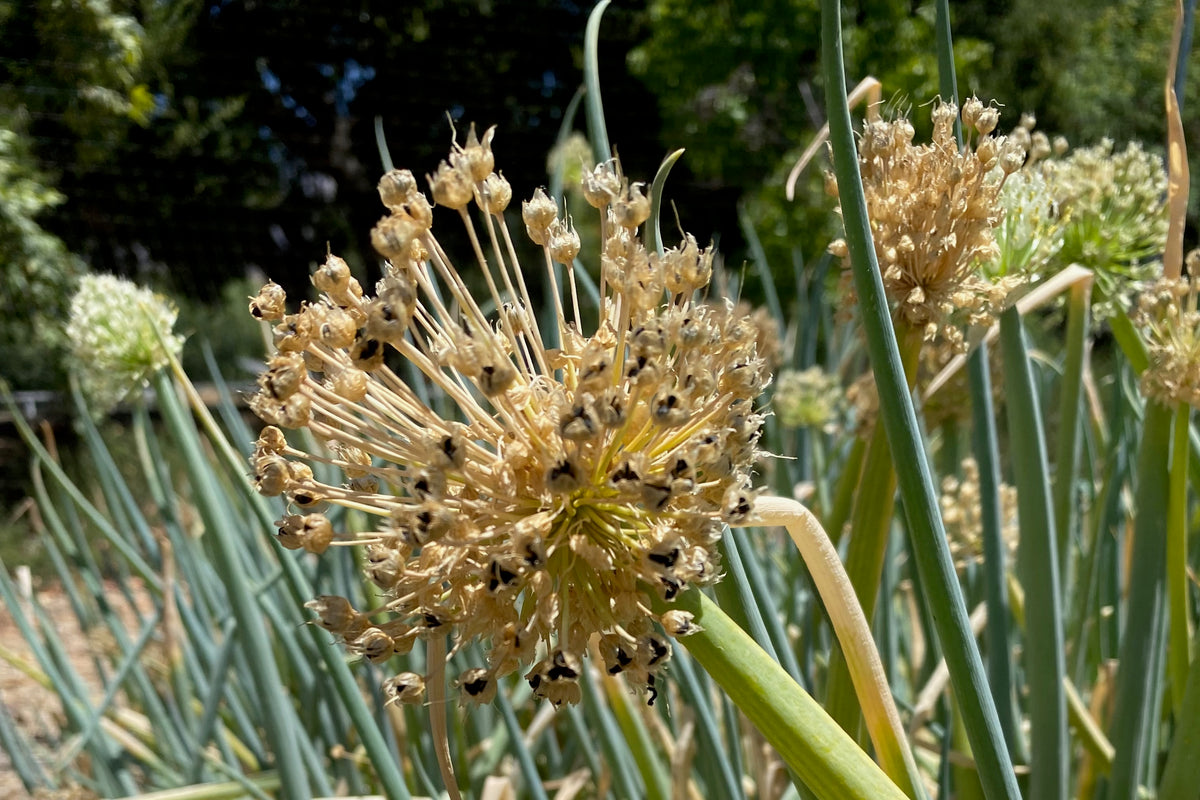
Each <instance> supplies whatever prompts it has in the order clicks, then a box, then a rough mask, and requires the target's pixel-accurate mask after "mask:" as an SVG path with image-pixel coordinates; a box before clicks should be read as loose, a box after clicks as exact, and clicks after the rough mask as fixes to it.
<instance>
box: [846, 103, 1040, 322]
mask: <svg viewBox="0 0 1200 800" xmlns="http://www.w3.org/2000/svg"><path fill="white" fill-rule="evenodd" d="M964 114H965V117H964V120H965V121H966V123H967V124H966V126H965V127H966V129H967V130H966V133H967V135H968V146H966V147H963V148H960V147H959V146H958V142H957V140H956V139H955V134H954V121H955V119H956V118H957V117H958V109H957V107H956V106H955V105H954V104H952V103H938V104H937V105H935V106H934V107H933V111H932V118H933V140H932V141H931V142H930V143H929V144H914V143H913V127H912V125H911V123H909V122H908V120H905V119H898V120H894V121H890V122H886V121H876V122H869V123H867V125H866V126H865V128H864V130H863V133H862V136H861V137H860V140H859V168H860V170H861V172H862V179H863V189H864V191H865V193H866V199H867V207H868V212H869V216H870V220H871V233H872V236H873V238H874V242H875V254H876V257H877V259H878V261H879V268H880V270H881V272H882V273H883V282H884V286H885V288H886V289H887V293H888V297H889V298H890V299H891V301H892V303H893V307H894V311H893V313H894V314H895V316H896V317H897V318H899V319H900V320H902V321H904V322H906V323H907V324H909V325H910V326H912V327H914V328H918V329H924V330H925V332H926V337H927V338H930V339H932V338H934V337H936V336H939V335H940V336H945V337H947V338H949V339H950V340H952V341H954V342H956V343H958V342H961V338H962V337H961V333H960V331H959V329H958V325H959V324H961V323H962V322H964V321H965V322H968V323H971V324H981V323H983V322H986V321H988V319H989V318H990V316H991V315H992V314H994V313H995V311H996V310H997V306H998V305H1000V304H1002V303H1003V301H1004V298H1005V297H1006V296H1007V295H1008V293H1009V291H1011V289H1013V288H1015V286H1014V285H1010V284H1012V283H1013V281H1011V280H1007V279H1006V280H1005V281H1004V285H998V284H993V283H991V282H989V281H987V280H985V279H984V278H982V277H980V275H979V274H978V272H979V265H980V264H981V263H984V262H988V261H992V260H994V259H995V256H996V243H995V237H994V234H993V229H994V228H995V227H996V225H997V224H998V223H999V222H1000V220H1001V218H1002V216H1003V211H1002V208H1001V205H1000V199H999V197H1000V191H1001V188H1002V186H1003V183H1004V180H1003V178H1004V177H1005V176H1006V175H1008V174H1009V173H1011V172H1014V171H1016V169H1018V168H1019V167H1020V166H1021V164H1022V163H1023V162H1024V159H1025V150H1024V149H1023V148H1021V147H1020V146H1019V145H1018V143H1017V142H1016V141H1014V140H1013V139H1012V138H1008V139H1005V138H1004V137H994V136H993V135H992V134H991V131H992V130H994V128H995V119H994V118H993V110H992V109H989V108H985V107H984V106H983V105H982V103H980V102H979V101H978V100H975V99H972V100H969V101H967V103H966V107H965V109H964ZM984 131H987V132H986V133H985V132H984ZM835 190H836V189H835ZM830 251H831V252H832V253H834V254H835V255H839V256H842V257H843V258H845V256H846V255H847V250H846V246H845V242H844V241H842V240H838V241H836V242H834V243H833V245H831V247H830ZM847 278H848V275H847ZM843 287H844V289H845V290H846V291H847V292H849V293H851V294H852V293H853V286H852V284H851V282H850V281H849V280H848V279H847V280H846V281H844V282H843ZM964 317H965V319H964Z"/></svg>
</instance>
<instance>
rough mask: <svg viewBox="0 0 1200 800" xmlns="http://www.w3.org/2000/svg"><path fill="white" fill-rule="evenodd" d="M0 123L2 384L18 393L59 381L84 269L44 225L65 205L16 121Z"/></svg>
mask: <svg viewBox="0 0 1200 800" xmlns="http://www.w3.org/2000/svg"><path fill="white" fill-rule="evenodd" d="M6 117H7V119H5V118H0V351H3V352H4V359H3V364H2V365H0V378H4V379H7V380H8V381H10V382H11V383H12V385H13V386H15V387H17V388H30V387H39V386H45V385H46V384H54V383H58V382H61V378H62V371H61V370H62V368H61V364H60V363H59V361H60V358H61V355H62V353H63V347H64V344H65V335H64V332H63V328H62V321H63V320H64V319H65V318H66V312H67V300H68V298H69V296H70V292H71V290H72V289H73V286H74V282H75V280H76V279H77V278H78V276H79V275H80V274H81V273H82V272H83V269H84V267H83V264H82V262H81V261H80V260H79V259H78V258H77V257H75V256H74V255H72V254H71V253H70V252H68V251H67V248H66V247H65V246H64V245H63V243H62V241H61V240H59V239H58V238H57V237H56V236H54V235H53V234H51V233H48V232H47V231H46V230H45V229H44V228H42V227H41V225H40V224H39V223H38V217H39V216H41V215H42V214H44V213H45V212H46V211H47V210H48V209H50V208H53V207H54V206H56V205H58V204H60V203H62V202H63V200H64V198H63V196H62V195H61V194H59V193H58V192H57V191H55V190H54V189H53V187H52V186H51V185H50V182H49V180H48V179H47V177H46V176H45V175H44V174H43V173H41V172H40V171H39V170H38V169H37V167H36V162H35V161H34V159H33V157H32V154H31V153H30V146H29V140H28V138H27V137H26V136H24V135H23V133H22V130H21V129H22V128H23V126H22V125H21V121H20V119H19V118H18V117H17V116H16V115H14V114H8V115H6Z"/></svg>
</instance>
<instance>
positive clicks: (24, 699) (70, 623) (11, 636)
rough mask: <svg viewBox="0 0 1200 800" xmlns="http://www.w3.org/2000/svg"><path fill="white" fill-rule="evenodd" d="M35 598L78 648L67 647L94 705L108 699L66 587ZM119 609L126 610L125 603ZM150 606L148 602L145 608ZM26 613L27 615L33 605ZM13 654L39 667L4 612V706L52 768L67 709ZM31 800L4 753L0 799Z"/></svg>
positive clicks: (0, 638)
mask: <svg viewBox="0 0 1200 800" xmlns="http://www.w3.org/2000/svg"><path fill="white" fill-rule="evenodd" d="M133 588H134V591H133V594H134V595H135V596H137V597H141V598H143V599H145V591H144V590H143V589H142V588H141V587H140V586H136V587H133ZM105 591H106V594H112V595H113V596H116V595H117V591H118V590H117V588H116V586H115V585H114V584H108V585H106V586H105ZM35 595H36V597H37V599H38V602H39V603H40V604H41V606H42V608H43V609H45V611H46V613H47V616H48V617H49V618H50V619H52V620H55V621H56V623H57V624H58V633H59V636H60V637H61V638H62V640H63V641H64V642H71V643H74V644H75V645H78V646H73V647H69V648H68V652H69V653H70V658H71V660H72V663H73V664H74V666H75V669H76V671H78V673H79V675H80V676H81V677H82V678H83V679H84V680H85V681H86V682H87V683H88V685H89V686H90V687H91V688H92V690H93V691H92V699H93V701H99V700H100V698H101V697H102V696H103V690H102V687H101V683H100V679H99V677H98V676H97V673H96V671H95V669H94V667H93V663H92V659H91V655H90V649H89V647H87V646H83V643H84V642H86V639H85V637H84V635H83V634H82V633H81V632H80V629H79V625H78V621H77V619H76V616H75V613H74V612H73V611H72V609H71V605H70V602H69V600H68V599H67V595H66V593H65V592H63V590H62V588H61V587H57V586H50V587H46V588H43V589H39V590H36V591H35ZM114 605H115V606H116V607H117V608H118V609H124V608H126V606H125V603H124V601H123V600H122V601H121V602H116V603H114ZM148 606H149V603H148V602H147V603H146V607H148ZM25 611H26V613H27V614H28V607H26V609H25ZM128 617H129V618H128V619H127V620H126V624H127V625H129V626H133V625H134V622H133V620H132V614H129V615H128ZM9 655H11V656H13V657H15V658H17V659H20V660H21V661H24V662H25V663H27V664H29V665H31V666H33V667H34V668H35V669H36V667H37V665H36V662H35V661H34V658H33V653H32V652H31V650H30V649H29V647H28V646H27V645H26V643H25V639H24V638H23V637H22V636H21V632H20V630H19V629H18V628H17V625H16V623H15V621H14V619H13V615H12V613H11V612H10V610H9V609H7V608H0V656H2V657H0V702H2V703H3V704H4V705H5V706H6V707H7V709H8V713H9V714H10V715H11V716H12V717H13V719H14V720H15V721H16V723H17V726H18V727H19V728H20V730H21V731H22V732H23V733H24V734H25V735H26V737H27V738H28V739H29V740H30V742H31V743H32V745H33V748H34V751H35V753H36V754H37V756H38V759H39V760H40V761H41V763H42V764H43V765H45V766H46V767H47V768H48V769H49V768H50V766H51V764H52V762H53V761H54V758H55V754H56V752H57V750H58V748H59V746H60V744H61V742H62V728H63V715H62V706H61V704H60V703H59V699H58V695H56V694H55V693H54V692H52V691H50V690H48V689H45V688H43V687H42V686H41V685H40V684H39V683H38V682H37V681H36V680H34V679H33V678H31V677H30V676H29V675H27V674H26V673H25V672H24V671H22V669H20V668H19V667H17V666H15V665H14V664H13V663H11V661H10V660H9V658H8V656H9ZM28 797H30V795H29V794H28V793H27V792H26V791H25V789H24V787H23V786H22V785H21V780H20V779H19V778H18V777H17V773H16V771H15V770H14V769H13V767H12V764H11V762H10V760H9V758H8V754H7V753H6V752H4V750H3V749H0V798H4V799H5V800H8V799H9V798H12V799H13V800H21V799H22V798H28Z"/></svg>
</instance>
